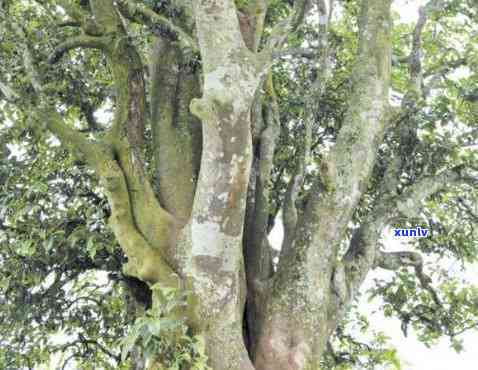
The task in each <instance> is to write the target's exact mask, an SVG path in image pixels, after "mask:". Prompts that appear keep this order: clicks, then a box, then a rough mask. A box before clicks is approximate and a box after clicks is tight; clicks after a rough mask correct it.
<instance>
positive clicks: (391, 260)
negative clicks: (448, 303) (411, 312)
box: [375, 251, 442, 306]
mask: <svg viewBox="0 0 478 370" xmlns="http://www.w3.org/2000/svg"><path fill="white" fill-rule="evenodd" d="M375 265H376V266H378V267H380V268H383V269H386V270H398V269H400V268H402V267H407V266H410V267H413V268H414V270H415V275H416V276H417V278H418V281H420V285H421V286H422V288H423V289H425V290H427V291H428V292H429V293H430V295H431V296H432V298H433V301H434V302H435V304H436V305H437V306H442V302H441V300H440V298H439V297H438V294H437V292H436V291H435V289H434V288H433V286H432V285H431V283H432V279H431V278H430V277H429V276H427V275H426V274H425V273H424V272H423V257H422V255H421V254H420V253H417V252H411V251H402V252H382V251H377V254H376V257H375Z"/></svg>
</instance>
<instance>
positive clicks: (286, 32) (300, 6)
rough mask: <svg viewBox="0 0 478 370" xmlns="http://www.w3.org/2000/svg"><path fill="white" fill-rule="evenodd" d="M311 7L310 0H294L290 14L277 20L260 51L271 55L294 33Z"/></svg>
mask: <svg viewBox="0 0 478 370" xmlns="http://www.w3.org/2000/svg"><path fill="white" fill-rule="evenodd" d="M311 8H312V1H311V0H297V1H294V6H293V8H292V14H291V15H290V16H289V17H287V18H286V19H283V20H282V21H279V22H278V23H277V24H276V25H275V26H274V28H273V29H272V31H271V33H270V36H269V39H268V40H267V43H266V46H265V47H264V50H263V51H262V52H261V53H266V54H270V55H272V54H273V53H274V52H275V51H277V50H278V49H280V48H281V47H282V45H283V44H284V42H285V41H286V40H287V38H288V37H289V36H290V35H291V34H292V33H294V32H295V31H296V30H297V29H298V28H299V27H300V25H301V24H302V22H303V20H304V18H305V15H306V14H307V12H308V11H309V10H310V9H311Z"/></svg>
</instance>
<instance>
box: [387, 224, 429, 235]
mask: <svg viewBox="0 0 478 370" xmlns="http://www.w3.org/2000/svg"><path fill="white" fill-rule="evenodd" d="M393 236H400V237H402V236H408V237H410V236H412V237H415V238H426V237H427V236H428V229H422V228H421V227H420V226H418V227H416V228H414V229H393Z"/></svg>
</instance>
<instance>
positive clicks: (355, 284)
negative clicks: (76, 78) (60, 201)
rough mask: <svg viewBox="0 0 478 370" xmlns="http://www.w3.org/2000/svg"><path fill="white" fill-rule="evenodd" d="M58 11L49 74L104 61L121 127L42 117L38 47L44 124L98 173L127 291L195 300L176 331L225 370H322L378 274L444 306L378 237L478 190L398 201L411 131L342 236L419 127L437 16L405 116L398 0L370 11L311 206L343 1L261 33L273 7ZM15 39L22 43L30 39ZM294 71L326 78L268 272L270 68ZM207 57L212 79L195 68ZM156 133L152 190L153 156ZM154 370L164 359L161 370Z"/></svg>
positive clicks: (366, 2)
mask: <svg viewBox="0 0 478 370" xmlns="http://www.w3.org/2000/svg"><path fill="white" fill-rule="evenodd" d="M59 3H60V4H62V7H63V8H64V9H65V11H66V12H67V14H68V16H69V17H70V18H71V19H72V20H74V22H75V24H77V25H79V26H80V27H81V29H82V33H81V35H79V36H77V37H75V38H73V39H70V40H66V41H65V42H64V43H63V44H61V45H59V46H58V47H57V48H56V49H55V51H54V52H53V53H52V54H51V56H50V58H49V59H48V62H49V63H51V64H54V63H56V62H58V60H59V59H60V58H62V57H64V54H66V53H67V52H68V51H69V50H71V49H74V48H94V49H99V50H100V51H101V52H102V53H103V54H104V55H105V57H106V60H107V63H108V68H109V70H110V72H111V75H112V79H113V81H114V88H115V101H114V106H115V111H114V112H115V113H114V119H113V123H112V126H111V128H110V129H108V131H107V133H106V134H105V136H104V137H103V138H102V139H101V140H92V139H90V138H89V137H87V136H86V135H83V134H82V133H80V132H79V131H78V130H75V129H73V128H71V127H69V126H68V125H66V124H64V122H62V121H63V118H62V117H61V115H60V114H59V113H58V112H57V111H56V109H55V107H54V106H52V105H49V104H48V102H47V101H48V99H46V95H47V91H46V88H45V84H44V82H43V81H42V78H41V76H40V75H39V73H38V71H37V70H36V65H35V63H34V62H33V59H34V58H33V55H32V49H31V47H30V46H29V45H28V44H27V43H26V44H25V47H24V55H23V60H24V66H25V70H26V71H27V72H28V75H29V77H30V80H31V85H32V86H33V88H34V89H35V91H36V92H37V94H38V102H39V103H41V104H40V105H39V109H38V111H37V112H38V114H37V116H36V117H35V119H36V121H37V122H39V123H41V124H42V125H45V126H46V128H47V129H48V130H50V131H51V132H52V133H54V134H55V135H56V136H58V138H59V139H60V140H61V141H62V142H63V144H64V145H65V146H66V147H67V148H68V149H69V150H70V151H71V152H72V153H73V154H74V155H75V156H76V157H77V158H78V159H81V160H82V161H84V162H86V163H87V164H88V165H89V166H90V167H91V168H92V169H94V170H95V172H96V175H97V176H98V178H99V179H100V181H101V185H102V187H103V189H104V192H105V194H106V196H107V198H108V202H109V204H110V207H111V217H110V218H109V225H110V227H111V229H112V231H113V232H114V235H115V237H116V239H117V241H118V243H119V244H120V246H121V248H122V250H123V251H124V253H125V255H126V256H127V258H128V263H127V264H125V266H124V267H123V270H124V274H126V275H128V276H130V277H131V278H134V279H139V280H141V281H143V282H145V283H147V284H148V285H149V286H152V285H154V284H159V285H161V286H165V287H171V288H175V289H181V290H185V291H186V290H187V291H189V292H190V293H191V297H190V298H189V301H188V307H187V309H185V310H184V311H182V312H179V313H178V315H181V316H184V317H185V318H186V320H187V323H188V325H189V327H190V328H191V330H192V331H193V332H194V333H195V334H200V335H202V336H204V338H205V341H206V352H207V356H208V358H209V363H210V365H211V367H212V368H213V369H214V370H233V369H234V370H236V369H237V370H253V369H256V370H314V369H319V368H320V361H321V358H322V356H323V354H324V351H325V350H326V345H327V342H328V340H329V338H330V337H331V335H332V333H333V332H334V331H335V329H336V327H337V325H338V323H339V322H340V320H341V319H342V317H343V314H344V312H345V311H346V309H347V307H348V306H349V304H350V303H351V301H352V300H353V299H354V298H355V297H356V293H357V292H358V290H359V288H360V285H361V284H362V282H363V281H364V279H365V277H366V276H367V274H368V272H369V271H370V270H372V269H373V268H375V267H377V266H380V267H383V268H387V269H397V268H398V267H399V266H412V267H413V268H414V270H415V272H416V274H417V276H418V278H419V279H420V281H421V282H422V285H423V286H424V287H425V288H426V289H430V291H432V290H431V287H430V286H429V280H427V277H426V276H424V273H423V268H422V260H421V257H420V256H419V255H418V254H406V253H395V254H388V253H385V252H383V251H379V250H378V241H379V238H380V235H381V233H382V231H383V229H384V228H385V226H386V225H387V224H389V223H390V221H391V220H393V218H394V217H398V216H399V215H406V216H409V217H413V215H415V214H416V213H417V212H418V210H419V209H420V207H421V206H422V203H423V201H424V200H425V199H426V198H428V197H429V196H431V195H433V194H435V193H436V192H438V191H440V189H443V188H445V187H446V186H450V185H455V184H460V183H462V182H463V181H465V182H471V183H476V179H475V178H473V177H471V176H469V175H467V174H466V173H465V170H464V169H463V168H451V169H448V170H445V171H443V172H442V173H441V174H440V175H439V176H435V177H433V178H430V177H422V178H419V179H417V180H416V182H415V183H413V184H411V185H409V186H408V187H407V188H406V189H405V190H404V191H403V192H402V195H403V196H402V198H401V200H398V198H397V189H398V188H399V177H400V174H401V173H402V172H403V169H404V166H405V163H404V162H405V159H406V156H405V154H406V155H411V154H412V153H413V150H414V145H415V144H416V143H415V141H414V138H415V136H416V132H414V131H413V130H416V127H414V124H413V123H414V122H413V119H409V120H407V124H403V125H402V126H401V128H400V130H399V134H398V135H397V137H398V139H397V142H398V144H397V146H396V153H394V155H393V158H392V159H391V160H390V163H388V166H387V170H386V171H385V174H384V176H383V178H382V179H380V185H379V192H378V194H377V195H376V196H375V198H374V199H373V202H372V205H371V207H370V210H369V212H368V213H367V215H366V216H365V217H363V218H362V220H361V224H360V225H359V227H358V228H357V229H355V230H354V232H353V233H352V236H351V237H350V238H348V237H347V228H348V225H349V223H350V222H351V220H352V217H353V216H354V212H355V211H356V209H357V207H358V206H359V202H360V201H361V200H362V199H363V195H364V194H365V192H366V191H367V187H368V185H369V182H370V179H371V176H372V171H373V169H374V166H375V163H376V157H377V153H378V149H379V146H380V145H381V144H382V143H383V139H384V133H385V131H386V130H391V129H393V128H394V124H396V121H397V116H399V117H402V118H403V116H404V115H410V114H413V112H414V111H415V110H416V109H417V106H418V105H419V104H420V99H422V98H423V96H422V94H423V92H422V89H421V88H422V83H423V81H422V72H421V65H420V48H421V42H420V38H421V32H422V29H423V27H424V24H425V22H426V17H427V11H428V10H429V9H428V8H423V9H422V11H421V13H420V19H419V23H418V24H417V27H416V29H415V32H414V38H413V50H412V54H411V55H410V58H409V67H410V68H409V69H410V81H409V92H408V94H407V95H406V96H405V98H404V99H403V104H402V107H401V110H400V114H399V115H396V114H392V111H391V109H390V107H389V87H390V77H391V76H390V75H391V71H390V70H391V28H392V24H391V16H390V6H391V1H390V0H363V1H361V2H360V15H359V20H358V26H359V30H358V51H357V60H356V65H355V67H354V72H353V81H352V83H353V86H352V91H351V95H350V97H349V101H348V108H347V111H346V115H345V119H344V122H343V125H342V127H341V128H340V131H339V132H338V135H337V139H336V142H335V144H334V146H333V147H332V148H331V149H330V151H329V152H328V153H327V154H326V155H324V157H323V158H322V160H321V163H320V168H319V173H318V175H317V176H316V178H315V179H314V180H313V185H312V187H311V189H305V188H304V182H305V176H306V174H307V165H308V164H309V163H310V157H311V150H312V135H313V133H312V126H313V122H314V120H315V117H316V114H317V110H318V109H317V105H318V102H319V101H320V100H321V99H322V97H323V95H324V93H325V90H326V83H327V80H328V78H329V69H330V66H329V52H330V50H329V45H328V38H327V35H328V32H329V31H328V29H329V22H330V19H331V13H332V5H333V1H325V0H321V1H317V2H312V1H306V0H302V1H295V2H294V5H293V8H292V9H291V13H290V16H289V17H288V18H286V19H284V20H283V21H282V22H279V23H278V24H276V25H275V26H274V27H272V28H271V29H268V30H267V32H265V31H264V29H265V26H264V25H265V19H266V18H265V17H266V14H267V2H266V1H262V0H251V1H248V2H246V3H247V5H245V6H241V7H240V8H238V7H237V6H236V4H235V2H234V1H233V0H197V1H191V2H189V1H183V2H178V4H177V6H178V7H179V8H181V13H180V14H181V17H178V18H177V19H169V18H168V17H166V16H163V15H161V14H158V13H156V12H155V11H153V10H151V9H149V8H148V7H146V6H145V5H140V4H137V3H136V2H134V1H129V0H120V1H116V2H113V1H112V0H91V1H90V2H89V7H88V11H87V10H86V8H85V7H76V6H75V5H74V4H73V5H72V3H70V2H69V1H60V2H59ZM427 9H428V10H427ZM90 11H91V13H89V12H90ZM308 14H309V15H310V16H316V15H318V17H319V48H318V49H317V50H316V51H314V52H310V51H308V50H305V49H302V48H299V49H288V48H287V45H286V44H287V39H288V37H289V36H290V35H291V34H293V33H294V32H295V31H296V30H297V29H298V28H299V27H300V26H301V24H302V23H303V21H304V19H305V18H306V17H307V15H308ZM128 22H137V23H141V24H145V25H147V26H149V27H153V28H154V27H159V26H160V27H161V29H162V30H163V32H159V33H158V34H157V35H155V36H154V43H153V45H152V51H151V53H150V61H151V65H150V69H149V75H150V83H149V85H147V82H146V81H145V79H144V70H145V68H144V65H143V60H142V59H141V57H140V55H139V53H138V51H137V50H136V48H135V46H134V43H133V42H132V40H131V37H130V35H129V34H128V32H129V31H128ZM16 29H17V32H18V34H19V36H20V37H22V38H23V39H25V35H24V34H23V30H22V29H21V27H20V26H19V25H17V26H16ZM264 34H266V35H267V36H264ZM294 54H297V55H302V56H307V57H310V58H315V60H316V62H317V66H318V72H317V75H316V77H315V80H314V81H313V82H312V83H311V91H310V96H308V97H305V101H306V104H305V108H304V111H303V113H302V120H303V122H304V132H303V135H304V139H303V146H302V147H301V148H299V149H298V150H297V152H296V154H297V156H296V160H295V165H294V166H293V167H294V168H293V171H292V173H290V174H289V175H290V180H289V184H288V186H287V189H286V191H285V194H284V197H283V204H282V211H283V222H284V230H285V238H284V241H283V244H282V250H281V253H280V258H279V262H278V265H277V268H276V269H274V266H273V262H272V252H271V246H270V243H269V241H268V234H269V232H270V218H271V211H270V208H271V205H270V199H271V194H270V193H271V188H272V170H273V166H274V155H275V152H276V148H277V145H278V140H279V130H280V114H281V112H280V109H279V105H278V97H277V94H276V91H275V86H274V79H273V74H272V72H271V66H272V64H273V62H274V59H275V58H277V57H281V56H284V55H294ZM199 58H200V64H199V62H198V61H197V60H196V61H194V59H199ZM0 90H1V91H2V93H3V95H5V96H6V97H7V98H8V99H10V100H14V99H15V97H16V96H17V93H16V92H15V91H14V90H12V89H11V88H10V87H9V86H7V85H6V84H4V83H1V84H0ZM147 93H149V100H148V99H147ZM147 101H149V105H150V108H151V112H150V113H151V114H148V112H147V109H148V108H147ZM148 117H149V118H150V120H149V121H150V126H151V137H152V138H151V145H152V148H153V159H154V161H153V164H152V167H153V172H154V177H155V182H153V181H152V179H150V178H149V176H148V175H147V170H146V163H145V162H146V159H145V155H144V145H145V127H146V126H147V121H148ZM39 127H41V126H39ZM401 190H403V189H401ZM299 198H301V199H303V200H304V201H303V202H299V201H298V200H299ZM404 198H405V201H404V200H403V199H404ZM302 203H303V205H302ZM391 209H393V211H390V210H391ZM344 243H345V244H346V246H347V248H346V252H345V253H344V254H343V256H342V255H341V254H340V253H339V252H340V248H341V247H343V245H344ZM138 289H139V288H138ZM142 289H143V290H144V287H143V288H142ZM434 297H436V294H435V295H434ZM154 299H156V298H155V296H154V295H153V305H154ZM437 299H438V298H437ZM136 311H138V310H133V312H136ZM139 311H140V310H139ZM140 362H141V361H139V360H138V362H137V364H136V368H138V369H139V368H141V367H142V366H143V365H142V364H140ZM160 365H161V364H160V360H159V359H158V362H157V363H156V364H154V365H153V367H152V368H160Z"/></svg>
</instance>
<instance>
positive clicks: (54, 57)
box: [48, 35, 107, 64]
mask: <svg viewBox="0 0 478 370" xmlns="http://www.w3.org/2000/svg"><path fill="white" fill-rule="evenodd" d="M106 46H107V40H106V39H105V38H102V37H97V36H88V35H81V36H76V37H73V38H71V39H70V40H67V41H64V42H63V43H61V44H60V45H58V46H57V47H56V48H55V50H54V51H53V52H52V53H51V54H50V56H49V57H48V63H49V64H55V63H56V62H58V61H59V60H60V58H61V57H62V56H63V55H64V54H65V53H66V52H68V51H69V50H71V49H76V48H91V49H105V48H106Z"/></svg>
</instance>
